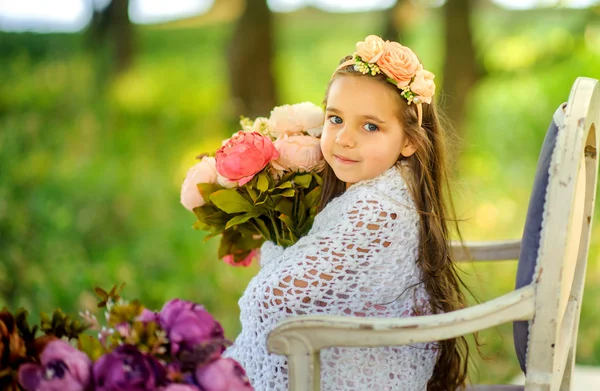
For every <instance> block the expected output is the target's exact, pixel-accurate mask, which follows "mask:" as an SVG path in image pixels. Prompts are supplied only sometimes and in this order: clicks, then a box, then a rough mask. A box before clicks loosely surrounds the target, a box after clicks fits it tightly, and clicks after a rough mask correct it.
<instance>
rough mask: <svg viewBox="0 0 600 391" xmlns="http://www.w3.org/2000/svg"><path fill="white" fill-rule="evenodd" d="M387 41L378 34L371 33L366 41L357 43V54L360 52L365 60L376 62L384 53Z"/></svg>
mask: <svg viewBox="0 0 600 391" xmlns="http://www.w3.org/2000/svg"><path fill="white" fill-rule="evenodd" d="M384 45H385V41H384V40H383V39H381V38H379V37H378V36H377V35H369V36H368V37H367V38H365V40H364V42H363V41H361V42H358V43H357V44H356V54H358V55H359V56H360V58H361V60H363V61H364V62H368V63H371V64H373V63H376V62H377V60H379V57H381V55H382V54H383V46H384Z"/></svg>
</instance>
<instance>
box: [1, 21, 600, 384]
mask: <svg viewBox="0 0 600 391" xmlns="http://www.w3.org/2000/svg"><path fill="white" fill-rule="evenodd" d="M582 12H583V11H582ZM582 12H580V11H574V12H571V13H565V14H561V16H560V18H559V17H557V14H551V13H547V12H546V11H544V12H543V13H540V14H538V17H535V15H533V17H532V15H529V16H527V15H526V14H517V15H518V17H514V15H512V14H505V13H501V14H489V13H487V14H486V13H484V14H478V15H477V18H476V20H475V23H474V26H475V27H476V41H477V44H478V48H479V56H480V59H481V61H482V63H483V64H484V66H485V68H486V70H487V72H488V74H487V76H486V77H485V78H484V79H482V80H481V81H480V83H479V84H478V85H477V86H476V87H475V88H474V90H473V91H472V94H471V96H470V98H469V104H468V112H467V121H466V126H465V129H464V131H463V134H462V143H461V151H462V153H461V157H460V160H459V161H458V163H457V166H456V172H457V180H456V184H455V188H454V194H455V198H456V201H457V207H458V212H459V217H460V218H461V219H464V222H463V224H462V225H461V226H462V230H463V234H464V237H465V238H467V239H469V240H474V239H482V240H489V239H506V238H517V237H519V236H520V235H521V230H522V227H523V223H524V216H525V211H526V206H527V201H528V197H529V191H530V187H531V183H532V179H533V175H534V170H535V163H536V160H537V155H538V153H539V148H540V145H541V142H542V140H543V137H544V134H545V130H546V127H547V125H548V123H549V121H550V119H551V116H552V113H553V112H554V110H555V108H556V107H557V106H558V105H559V104H560V103H561V102H563V101H565V100H566V99H567V97H568V92H569V89H570V86H571V84H572V83H573V81H574V79H575V77H576V76H580V75H585V76H591V77H596V78H598V77H599V76H600V74H599V71H598V69H600V54H599V53H598V51H595V52H594V51H593V50H592V48H591V47H590V45H589V43H588V41H586V40H585V39H584V36H583V35H582V34H580V31H579V30H578V29H579V24H580V23H579V21H580V19H581V18H582V16H581V15H582ZM381 21H382V14H381V13H372V14H361V15H355V14H347V15H330V14H324V13H319V12H315V11H307V12H302V13H297V14H292V15H283V14H281V15H277V16H276V23H275V27H276V31H277V37H276V47H277V55H276V58H275V73H276V76H277V84H278V88H279V94H280V100H281V103H294V102H300V101H305V100H309V101H313V102H320V101H321V100H322V98H323V93H324V90H325V86H326V84H327V82H328V80H329V77H330V75H331V71H332V69H333V68H334V67H335V64H337V62H338V60H339V59H340V58H341V57H343V56H344V55H346V54H348V53H350V52H351V51H352V49H353V47H354V43H355V42H356V41H358V40H360V39H362V38H364V36H365V35H367V34H369V33H379V32H380V31H379V29H380V28H381V26H382V23H381ZM550 22H552V23H550ZM415 23H416V24H415V26H413V28H412V29H411V34H410V35H409V36H407V37H406V39H405V41H404V42H405V43H407V44H409V45H410V46H411V47H413V48H415V50H416V51H417V52H418V53H419V55H420V57H421V58H422V59H423V61H424V62H426V63H428V64H431V66H430V67H428V68H430V69H432V70H434V72H436V73H437V74H438V75H439V78H440V80H441V76H442V75H441V68H442V60H443V54H442V53H441V50H440V49H439V48H440V47H441V34H442V29H441V24H440V23H441V20H440V17H439V15H438V14H437V13H435V12H433V13H429V14H425V15H424V16H423V18H422V19H419V20H417V21H416V22H415ZM137 32H138V33H139V35H138V39H137V45H138V46H137V47H138V56H137V57H136V62H135V65H134V68H133V69H132V70H131V71H130V72H128V73H127V74H124V75H122V76H121V77H119V78H118V79H116V80H110V79H107V78H106V77H105V76H102V75H103V73H102V72H101V70H102V69H104V68H103V67H105V66H106V65H105V64H102V62H101V61H100V60H98V58H96V57H95V56H94V55H93V54H91V53H90V51H89V50H87V49H86V47H85V40H84V37H83V36H82V35H61V34H53V35H34V34H7V33H0V287H6V286H8V285H9V284H10V283H11V282H13V281H16V282H17V283H16V291H15V293H14V295H12V296H11V297H0V305H2V304H4V303H6V304H8V305H9V306H10V307H11V308H12V309H15V308H16V307H17V306H26V307H27V308H29V309H31V310H32V312H33V313H34V316H37V315H35V314H36V313H37V312H38V311H39V310H45V311H48V312H50V311H52V310H53V309H54V308H55V307H57V306H60V307H62V308H63V309H64V310H66V311H68V312H70V313H75V312H76V311H78V310H79V309H81V308H87V307H91V306H93V304H94V297H93V295H92V294H91V288H92V287H93V286H95V285H100V286H103V287H107V286H109V285H112V284H113V283H119V282H121V281H126V282H127V287H126V290H125V292H124V294H125V296H126V297H128V298H136V297H139V298H140V299H141V300H142V301H143V302H144V303H146V304H148V306H150V307H154V308H158V307H159V306H161V305H162V303H164V301H166V300H167V299H170V298H173V297H181V298H185V299H189V300H195V301H198V302H200V303H203V304H204V305H205V306H206V307H207V308H208V309H209V310H210V311H211V312H212V313H213V314H214V315H215V316H216V317H217V318H218V319H219V320H220V321H221V322H222V323H223V325H224V327H225V330H226V334H227V335H228V336H229V337H230V338H233V337H235V335H236V334H237V333H238V332H239V329H240V326H239V321H238V316H239V310H238V308H237V300H238V298H239V297H240V295H241V294H242V292H243V290H244V288H245V286H246V284H247V283H248V281H249V280H250V278H251V277H252V276H253V275H254V274H255V273H256V270H257V268H256V266H252V267H250V268H248V269H234V268H231V267H230V266H228V265H225V264H223V263H222V262H220V261H218V260H217V258H216V241H215V240H210V241H208V242H207V243H204V242H203V234H202V233H200V232H197V231H194V230H193V229H192V228H191V225H192V224H193V222H194V217H193V215H192V214H191V213H189V212H188V211H186V210H185V209H184V208H183V207H182V206H181V205H180V204H179V186H180V184H181V182H182V180H183V177H184V175H185V172H186V169H187V168H188V167H190V166H191V165H192V164H193V163H194V157H195V156H196V155H197V154H199V153H201V152H203V151H207V150H211V149H214V148H216V147H217V146H218V145H220V140H221V139H223V138H225V137H226V136H227V135H229V134H230V133H232V132H234V131H235V130H237V129H236V128H234V127H233V126H232V123H231V121H230V118H232V117H235V116H236V115H239V114H243V113H232V112H231V107H232V105H231V104H230V103H229V101H228V92H227V91H228V89H227V84H226V83H227V75H226V68H225V67H226V63H225V61H226V56H225V48H226V46H227V45H228V39H229V37H230V36H231V33H232V26H231V25H216V26H205V27H198V28H192V29H179V30H177V29H164V28H160V29H155V28H152V27H138V31H137ZM540 36H542V37H552V38H553V39H550V40H541V39H539V37H540ZM98 70H100V71H98ZM97 71H98V72H97ZM597 220H598V219H596V221H597ZM599 244H600V231H598V230H595V231H594V232H593V236H592V248H591V253H590V264H589V267H588V273H587V280H586V294H585V300H584V302H583V309H582V317H581V325H580V336H579V345H578V362H580V363H582V364H588V365H600V335H598V333H599V332H598V329H597V327H596V324H597V316H596V315H595V309H596V308H598V307H599V304H600V303H599V301H600V288H598V287H600V267H599V262H598V249H599V248H600V247H599ZM515 270H516V264H515V263H498V264H478V265H476V266H474V267H473V266H466V267H465V272H466V274H467V276H466V281H467V284H468V285H469V286H470V287H471V288H472V289H473V290H474V292H475V293H476V296H477V297H478V298H479V300H481V301H483V300H487V299H490V298H492V297H496V296H498V295H501V294H503V293H506V292H508V291H510V290H511V289H513V286H514V274H515ZM511 330H512V327H511V325H505V326H503V327H500V328H497V329H493V330H489V331H486V332H483V333H481V339H482V341H483V342H484V346H483V348H482V351H483V353H484V356H487V357H489V360H488V361H484V360H483V359H482V358H480V357H478V356H477V355H476V358H475V362H476V364H477V366H478V368H479V374H477V373H476V372H475V371H474V372H472V375H473V377H474V378H475V380H477V381H481V382H495V381H507V380H509V379H510V378H512V377H513V376H514V375H515V374H517V373H518V371H519V369H518V365H517V362H516V358H515V354H514V349H513V347H512V331H511Z"/></svg>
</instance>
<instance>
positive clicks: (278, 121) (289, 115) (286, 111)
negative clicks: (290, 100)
mask: <svg viewBox="0 0 600 391" xmlns="http://www.w3.org/2000/svg"><path fill="white" fill-rule="evenodd" d="M324 121H325V113H323V109H321V108H320V107H319V106H317V105H314V104H312V103H310V102H303V103H298V104H295V105H283V106H278V107H275V108H274V109H273V111H271V117H270V118H269V123H270V124H271V130H272V133H273V134H274V135H275V137H278V138H279V137H283V136H284V135H287V136H292V135H298V134H302V132H305V131H307V130H309V129H315V128H319V127H322V126H323V122H324Z"/></svg>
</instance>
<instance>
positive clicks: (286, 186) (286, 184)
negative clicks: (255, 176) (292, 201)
mask: <svg viewBox="0 0 600 391" xmlns="http://www.w3.org/2000/svg"><path fill="white" fill-rule="evenodd" d="M292 187H294V184H293V183H292V182H291V181H287V182H283V183H282V184H280V185H279V186H277V187H276V189H289V188H292Z"/></svg>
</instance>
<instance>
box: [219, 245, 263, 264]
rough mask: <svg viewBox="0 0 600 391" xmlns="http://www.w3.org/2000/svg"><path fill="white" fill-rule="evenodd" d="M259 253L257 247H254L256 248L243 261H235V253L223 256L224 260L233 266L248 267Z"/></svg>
mask: <svg viewBox="0 0 600 391" xmlns="http://www.w3.org/2000/svg"><path fill="white" fill-rule="evenodd" d="M257 255H258V251H257V250H256V249H254V250H252V251H250V254H248V256H247V257H246V258H244V260H243V261H242V262H235V259H234V257H233V254H228V255H225V256H224V257H223V262H225V263H227V264H229V265H231V266H243V267H247V266H250V264H251V263H252V261H253V260H254V259H255V258H256V257H257Z"/></svg>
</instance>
